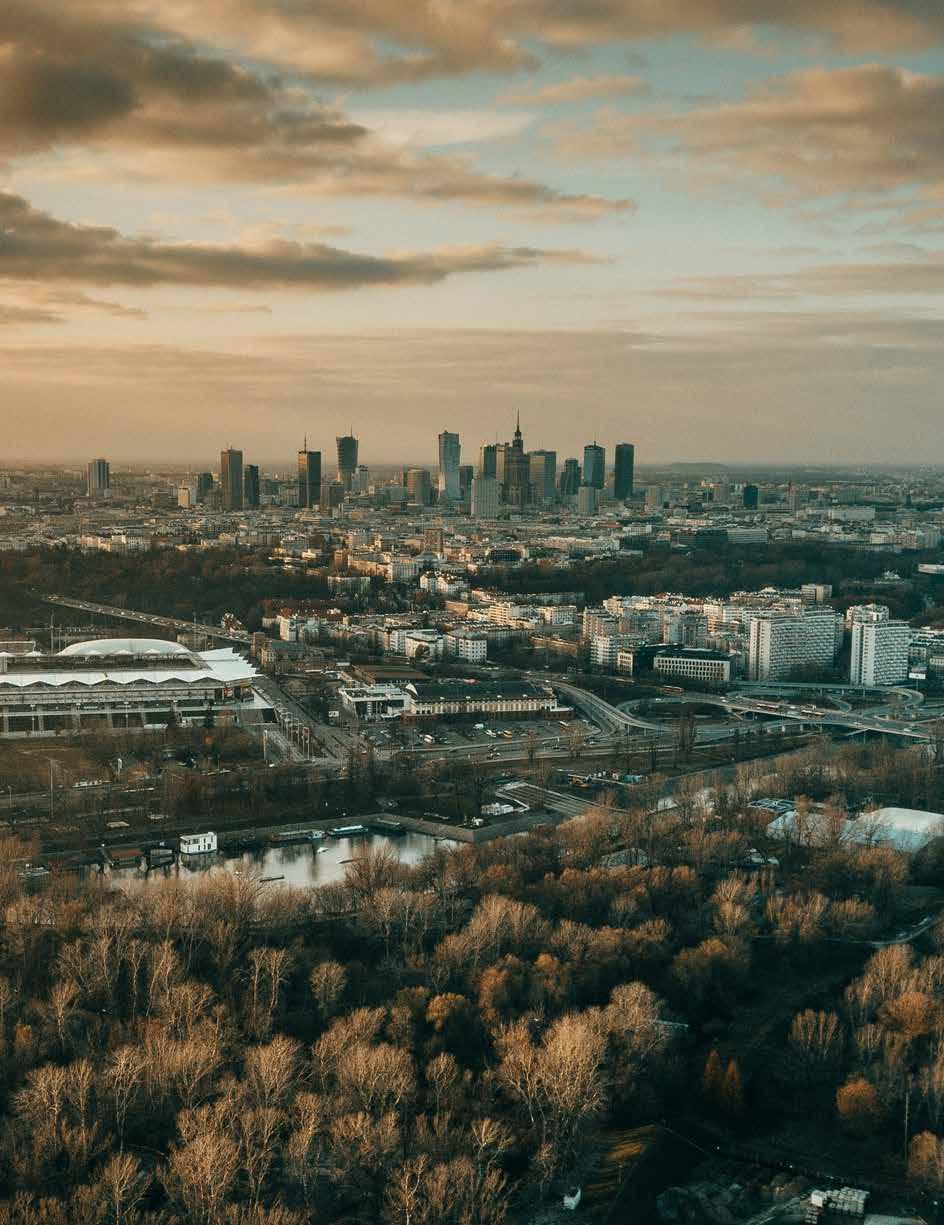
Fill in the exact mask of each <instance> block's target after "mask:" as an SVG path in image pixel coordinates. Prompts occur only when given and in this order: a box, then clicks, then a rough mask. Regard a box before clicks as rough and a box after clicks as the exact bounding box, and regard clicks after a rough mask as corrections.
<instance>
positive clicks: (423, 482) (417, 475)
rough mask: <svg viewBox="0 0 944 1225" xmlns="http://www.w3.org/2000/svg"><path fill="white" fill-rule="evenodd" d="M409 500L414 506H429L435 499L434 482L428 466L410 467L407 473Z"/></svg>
mask: <svg viewBox="0 0 944 1225" xmlns="http://www.w3.org/2000/svg"><path fill="white" fill-rule="evenodd" d="M406 492H407V500H408V501H409V502H412V503H413V504H414V506H429V504H430V503H431V502H432V500H433V482H432V480H431V478H430V475H429V471H428V469H426V468H410V469H409V471H408V472H407V474H406Z"/></svg>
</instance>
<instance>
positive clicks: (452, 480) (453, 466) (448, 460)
mask: <svg viewBox="0 0 944 1225" xmlns="http://www.w3.org/2000/svg"><path fill="white" fill-rule="evenodd" d="M460 450H461V448H460V444H459V435H458V434H451V433H450V432H449V431H448V430H443V432H442V433H441V434H440V435H439V483H438V486H437V488H438V489H439V497H440V499H441V500H442V501H444V502H458V501H459V499H460V497H461V492H460V489H459V455H460Z"/></svg>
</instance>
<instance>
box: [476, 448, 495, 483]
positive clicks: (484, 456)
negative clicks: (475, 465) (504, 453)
mask: <svg viewBox="0 0 944 1225" xmlns="http://www.w3.org/2000/svg"><path fill="white" fill-rule="evenodd" d="M497 453H498V444H497V443H494V442H490V443H486V445H485V446H484V447H482V448H481V450H480V451H479V476H491V477H494V478H497V477H498V468H497V463H498V459H497Z"/></svg>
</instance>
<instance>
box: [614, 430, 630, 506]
mask: <svg viewBox="0 0 944 1225" xmlns="http://www.w3.org/2000/svg"><path fill="white" fill-rule="evenodd" d="M635 471H636V448H635V447H634V446H633V444H632V443H631V442H621V443H619V444H618V445H617V448H616V454H615V457H614V464H613V496H614V497H615V498H617V499H618V500H619V501H620V502H623V501H625V499H626V498H631V497H632V496H633V479H634V476H635Z"/></svg>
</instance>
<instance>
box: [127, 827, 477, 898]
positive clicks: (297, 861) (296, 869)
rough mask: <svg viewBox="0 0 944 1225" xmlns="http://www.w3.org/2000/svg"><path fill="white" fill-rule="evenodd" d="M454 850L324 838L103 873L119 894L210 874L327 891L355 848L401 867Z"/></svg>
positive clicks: (425, 842)
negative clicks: (379, 853)
mask: <svg viewBox="0 0 944 1225" xmlns="http://www.w3.org/2000/svg"><path fill="white" fill-rule="evenodd" d="M456 845H457V844H456V843H453V842H448V841H445V840H443V839H438V838H431V837H430V836H429V835H428V834H414V833H406V834H400V835H398V836H397V837H395V838H390V837H388V836H387V835H386V834H366V835H364V836H362V837H358V838H324V839H323V840H322V841H320V842H315V843H300V844H297V845H293V846H273V847H267V848H266V849H264V850H259V851H246V852H244V853H242V854H240V855H234V856H232V857H227V856H224V855H222V854H218V855H186V856H183V857H182V858H181V859H180V860H178V862H177V863H176V864H174V865H172V866H170V867H166V868H155V869H154V870H152V871H151V872H148V873H146V874H145V873H144V872H143V871H140V870H134V871H129V870H121V871H112V872H109V873H108V875H107V879H108V880H109V881H110V882H111V883H112V884H114V885H118V886H119V887H122V888H123V887H130V886H132V885H140V884H143V883H144V882H146V881H153V880H166V879H168V878H170V877H175V878H177V879H178V880H193V879H195V878H196V877H198V876H204V875H206V874H207V873H214V872H231V873H239V872H246V873H248V872H252V873H253V874H256V875H258V876H260V877H269V878H275V877H280V878H282V879H281V880H280V881H279V883H280V884H285V885H294V886H296V887H302V888H310V887H312V886H313V885H329V884H331V883H332V882H334V881H338V880H343V879H344V871H345V863H346V861H347V860H349V859H351V858H352V857H353V855H354V853H355V851H356V850H357V849H358V848H359V847H364V846H370V847H373V848H378V847H389V848H390V850H392V851H393V852H394V853H395V854H396V855H397V856H398V857H399V859H400V861H401V862H402V863H406V864H414V863H418V862H419V861H420V860H421V859H423V858H425V857H426V856H427V855H431V854H432V853H433V851H434V850H435V849H436V848H437V846H450V847H451V846H456Z"/></svg>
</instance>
